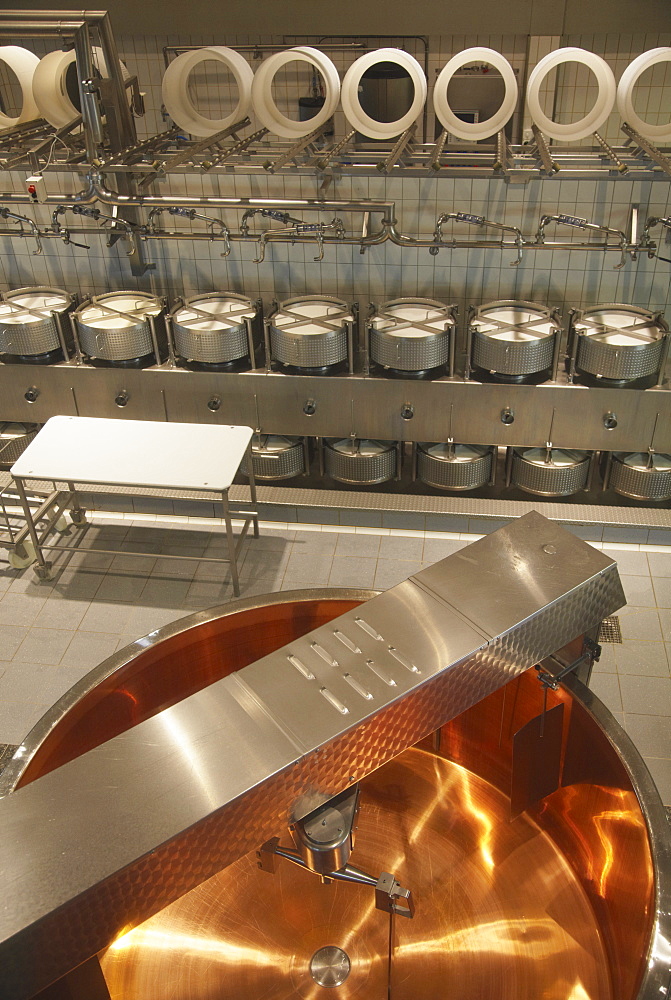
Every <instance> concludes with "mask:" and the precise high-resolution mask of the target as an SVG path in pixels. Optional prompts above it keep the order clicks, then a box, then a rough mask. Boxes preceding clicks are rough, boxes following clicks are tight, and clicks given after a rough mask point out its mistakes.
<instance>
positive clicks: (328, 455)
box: [324, 438, 396, 486]
mask: <svg viewBox="0 0 671 1000" xmlns="http://www.w3.org/2000/svg"><path fill="white" fill-rule="evenodd" d="M324 444H325V447H324V463H325V466H326V474H327V476H331V478H332V479H337V480H338V481H339V482H341V483H359V484H360V485H362V486H372V485H373V484H374V483H384V482H386V481H387V480H388V479H392V478H393V476H394V475H395V473H396V448H395V445H394V442H393V441H369V440H366V439H354V440H352V438H342V439H340V440H328V439H327V440H326V441H325V442H324Z"/></svg>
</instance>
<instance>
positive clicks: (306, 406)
mask: <svg viewBox="0 0 671 1000" xmlns="http://www.w3.org/2000/svg"><path fill="white" fill-rule="evenodd" d="M316 412H317V403H316V402H315V400H314V399H306V400H305V402H304V403H303V413H304V414H305V416H306V417H313V416H314V415H315V413H316Z"/></svg>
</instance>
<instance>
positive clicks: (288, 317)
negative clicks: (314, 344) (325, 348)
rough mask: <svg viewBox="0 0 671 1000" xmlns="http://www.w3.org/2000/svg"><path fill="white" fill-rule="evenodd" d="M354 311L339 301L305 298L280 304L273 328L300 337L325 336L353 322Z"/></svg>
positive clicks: (273, 321)
mask: <svg viewBox="0 0 671 1000" xmlns="http://www.w3.org/2000/svg"><path fill="white" fill-rule="evenodd" d="M353 320H354V317H353V316H352V313H351V310H350V308H349V306H348V305H347V303H346V302H342V301H341V300H340V299H335V298H328V297H327V296H319V295H304V296H301V297H300V298H295V299H287V300H286V301H284V302H281V303H280V305H279V308H278V310H277V312H276V313H275V315H274V316H273V317H272V320H271V322H272V325H273V326H274V327H277V328H278V329H280V330H282V331H283V332H284V333H288V334H291V335H292V336H297V337H315V336H317V337H318V336H322V335H323V334H325V333H335V332H339V331H340V330H341V329H342V326H343V324H344V323H351V322H353Z"/></svg>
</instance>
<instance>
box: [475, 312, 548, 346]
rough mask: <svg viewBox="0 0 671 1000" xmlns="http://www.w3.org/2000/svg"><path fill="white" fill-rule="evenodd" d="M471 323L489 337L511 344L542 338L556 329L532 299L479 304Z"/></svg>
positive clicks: (480, 332)
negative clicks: (530, 300)
mask: <svg viewBox="0 0 671 1000" xmlns="http://www.w3.org/2000/svg"><path fill="white" fill-rule="evenodd" d="M471 326H472V328H473V329H474V330H476V331H477V332H478V333H479V334H482V335H483V336H485V337H491V339H492V340H505V341H510V342H511V343H517V342H521V343H524V342H527V341H531V340H544V339H545V338H546V337H552V336H553V335H554V334H555V333H556V332H557V329H558V327H557V323H556V321H555V320H554V319H553V318H552V316H550V312H549V310H548V309H545V308H544V307H543V306H540V305H539V306H537V305H535V304H534V303H532V302H491V303H488V304H487V305H484V306H480V308H479V309H478V310H477V313H476V314H475V316H474V317H473V319H472V320H471Z"/></svg>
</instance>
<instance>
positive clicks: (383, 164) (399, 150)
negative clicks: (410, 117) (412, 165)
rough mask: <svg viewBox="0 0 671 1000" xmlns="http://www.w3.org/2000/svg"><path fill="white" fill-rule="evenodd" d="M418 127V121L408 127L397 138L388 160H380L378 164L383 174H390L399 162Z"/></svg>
mask: <svg viewBox="0 0 671 1000" xmlns="http://www.w3.org/2000/svg"><path fill="white" fill-rule="evenodd" d="M416 129H417V122H414V123H413V124H412V125H411V126H410V128H407V129H406V130H405V132H404V133H403V135H402V136H400V137H399V138H398V139H397V140H396V142H395V143H394V147H393V149H392V151H391V153H390V154H389V156H388V157H387V158H386V160H380V162H379V163H378V164H377V169H378V170H379V171H380V173H381V174H388V173H389V171H390V170H391V169H392V167H394V166H395V165H396V164H397V163H398V161H399V160H400V158H401V156H402V155H403V153H404V152H405V150H406V149H407V147H408V146H409V145H410V144H411V143H412V140H413V139H414V137H415V130H416Z"/></svg>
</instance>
